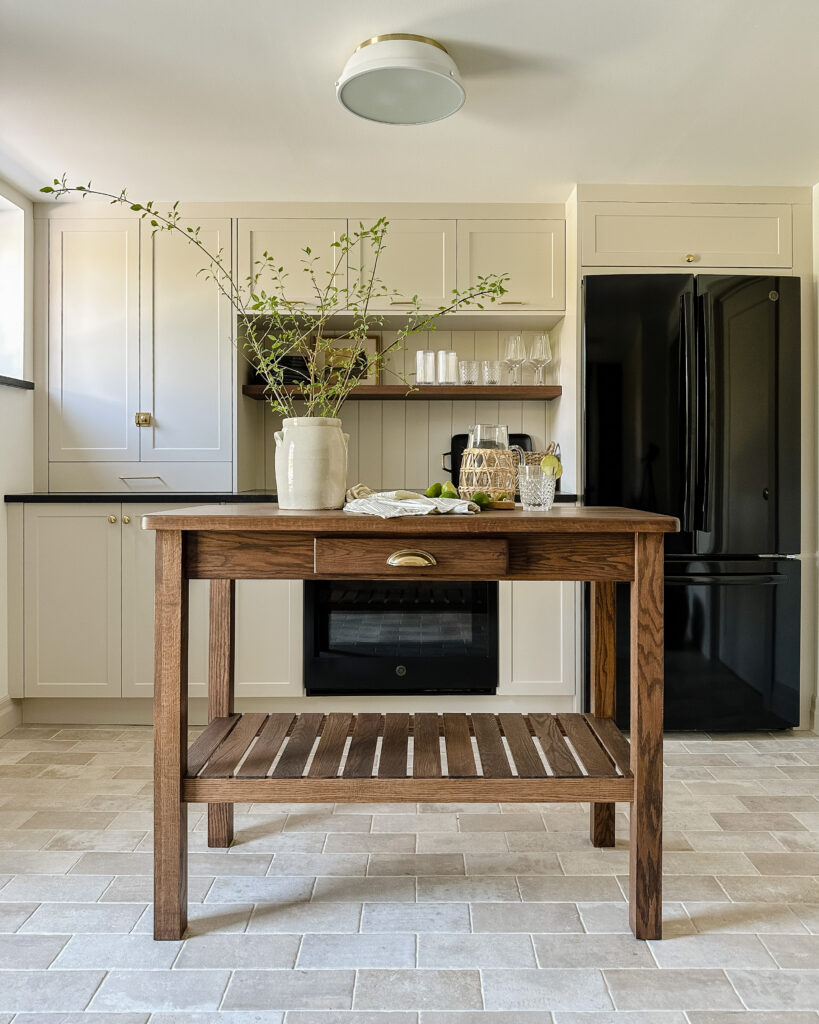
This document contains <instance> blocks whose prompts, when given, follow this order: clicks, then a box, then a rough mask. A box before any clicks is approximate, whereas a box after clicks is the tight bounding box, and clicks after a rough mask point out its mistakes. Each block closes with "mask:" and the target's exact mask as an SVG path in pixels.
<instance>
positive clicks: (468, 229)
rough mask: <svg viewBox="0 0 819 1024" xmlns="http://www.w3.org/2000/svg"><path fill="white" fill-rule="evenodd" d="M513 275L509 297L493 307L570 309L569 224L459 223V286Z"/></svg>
mask: <svg viewBox="0 0 819 1024" xmlns="http://www.w3.org/2000/svg"><path fill="white" fill-rule="evenodd" d="M484 274H508V275H509V282H508V284H507V285H506V287H507V289H508V293H507V294H506V295H504V296H503V298H502V299H501V300H500V302H498V303H497V304H495V305H492V306H488V307H487V308H490V309H501V310H503V309H507V310H510V309H521V310H536V309H565V308H566V226H565V224H564V222H563V221H562V220H530V221H528V220H459V221H458V287H459V288H460V289H461V290H463V289H464V288H467V287H469V286H470V285H474V284H477V283H478V277H479V276H481V275H484Z"/></svg>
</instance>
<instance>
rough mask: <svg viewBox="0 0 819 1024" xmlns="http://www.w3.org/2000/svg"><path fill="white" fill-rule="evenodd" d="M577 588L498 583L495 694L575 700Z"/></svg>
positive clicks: (572, 586) (564, 584)
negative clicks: (497, 678)
mask: <svg viewBox="0 0 819 1024" xmlns="http://www.w3.org/2000/svg"><path fill="white" fill-rule="evenodd" d="M576 601H577V584H575V583H549V582H537V583H527V582H516V583H501V584H500V593H499V613H500V619H499V626H500V638H501V649H500V662H501V679H500V686H499V688H498V693H499V695H512V694H532V695H533V696H534V695H537V694H552V695H555V696H557V695H565V696H573V695H574V694H575V690H576V683H575V675H576V673H575V662H576V638H575V606H576Z"/></svg>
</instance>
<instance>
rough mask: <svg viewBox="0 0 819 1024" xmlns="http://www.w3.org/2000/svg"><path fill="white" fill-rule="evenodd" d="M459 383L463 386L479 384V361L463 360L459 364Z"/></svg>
mask: <svg viewBox="0 0 819 1024" xmlns="http://www.w3.org/2000/svg"><path fill="white" fill-rule="evenodd" d="M458 381H459V383H461V384H477V383H478V361H477V360H476V359H462V360H461V361H460V363H458Z"/></svg>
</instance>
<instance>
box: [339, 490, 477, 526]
mask: <svg viewBox="0 0 819 1024" xmlns="http://www.w3.org/2000/svg"><path fill="white" fill-rule="evenodd" d="M344 511H345V512H351V513H353V514H358V515H369V516H379V517H380V518H381V519H397V518H398V517H399V516H428V515H445V514H448V513H453V514H455V515H474V514H475V513H476V512H480V507H479V506H478V505H476V504H475V502H474V501H467V500H466V499H465V498H427V497H426V496H425V495H423V494H417V493H416V492H415V491H400V490H399V491H372V490H370V488H369V487H366V486H365V485H364V484H356V485H355V487H351V488H350V490H349V491H347V504H346V505H345V506H344Z"/></svg>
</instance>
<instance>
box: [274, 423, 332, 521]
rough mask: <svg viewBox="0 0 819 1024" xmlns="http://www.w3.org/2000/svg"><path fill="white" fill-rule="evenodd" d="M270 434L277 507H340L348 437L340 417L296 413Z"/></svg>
mask: <svg viewBox="0 0 819 1024" xmlns="http://www.w3.org/2000/svg"><path fill="white" fill-rule="evenodd" d="M273 436H274V437H275V439H276V491H277V494H278V498H279V508H292V509H305V510H307V509H317V508H341V507H342V506H343V504H344V493H345V491H346V488H347V442H348V441H349V440H350V435H349V434H344V433H342V431H341V420H337V419H331V418H329V417H323V416H297V417H294V418H293V419H286V420H283V421H282V429H281V430H277V431H276V432H275V434H274V435H273Z"/></svg>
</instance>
